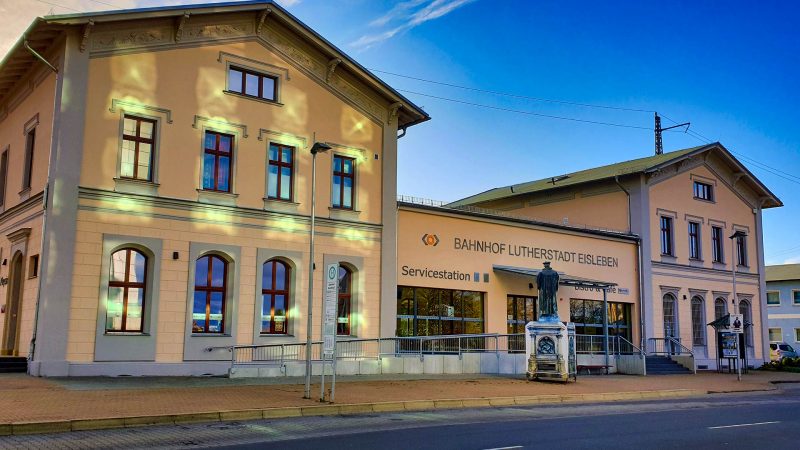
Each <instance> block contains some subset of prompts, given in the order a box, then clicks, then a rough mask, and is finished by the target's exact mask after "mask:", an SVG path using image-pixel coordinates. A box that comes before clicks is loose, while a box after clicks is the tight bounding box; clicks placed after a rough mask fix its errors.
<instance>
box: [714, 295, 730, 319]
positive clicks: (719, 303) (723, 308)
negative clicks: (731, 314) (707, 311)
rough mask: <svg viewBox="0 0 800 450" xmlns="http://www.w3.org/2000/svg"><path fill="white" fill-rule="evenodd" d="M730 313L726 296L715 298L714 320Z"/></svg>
mask: <svg viewBox="0 0 800 450" xmlns="http://www.w3.org/2000/svg"><path fill="white" fill-rule="evenodd" d="M725 314H728V306H727V305H726V304H725V299H724V298H718V299H716V300H714V320H717V319H719V318H720V317H724V316H725Z"/></svg>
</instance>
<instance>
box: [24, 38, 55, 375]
mask: <svg viewBox="0 0 800 450" xmlns="http://www.w3.org/2000/svg"><path fill="white" fill-rule="evenodd" d="M22 44H23V45H24V46H25V48H26V49H27V50H28V51H29V52H31V54H32V55H33V56H34V57H35V58H36V59H38V60H39V61H41V62H42V63H44V64H45V65H46V66H47V67H49V68H50V70H52V71H53V73H55V74H56V79H57V78H58V69H57V68H56V67H55V66H53V65H52V64H50V62H49V61H47V60H46V59H45V58H44V56H42V55H40V54H39V53H38V52H37V51H36V50H34V49H33V48H31V46H30V45H28V39H27V37H26V36H25V35H23V36H22ZM56 85H58V83H56ZM55 109H56V107H55V104H53V111H54V112H55ZM50 139H51V143H50V144H51V145H50V153H52V152H53V145H52V136H51V138H50ZM51 160H52V158H49V157H48V161H51ZM49 196H50V170H48V171H47V180H46V181H45V185H44V195H43V198H42V202H43V203H42V212H43V214H42V233H41V234H42V236H41V239H40V242H39V252H40V253H41V252H42V250H44V245H45V237H46V236H47V201H48V197H49ZM46 276H47V268H46V267H44V266H42V267H41V268H40V269H39V288H38V289H37V291H36V308H35V309H34V313H33V333H32V334H31V345H30V349H29V350H28V361H29V362H30V361H33V358H34V355H35V354H36V331H37V329H38V326H39V304H40V299H41V295H42V282H43V280H44V279H45V277H46ZM29 370H30V368H29Z"/></svg>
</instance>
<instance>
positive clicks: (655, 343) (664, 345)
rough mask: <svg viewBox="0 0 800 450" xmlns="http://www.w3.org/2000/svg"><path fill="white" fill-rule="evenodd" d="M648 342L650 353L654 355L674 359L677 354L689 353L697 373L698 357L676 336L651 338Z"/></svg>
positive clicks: (693, 370) (694, 371) (693, 368)
mask: <svg viewBox="0 0 800 450" xmlns="http://www.w3.org/2000/svg"><path fill="white" fill-rule="evenodd" d="M647 343H648V347H649V348H648V353H649V354H652V355H664V356H667V357H669V358H671V359H672V358H674V357H676V356H682V355H683V354H688V356H689V357H690V358H691V359H692V372H693V373H695V374H697V359H696V358H695V356H694V351H692V350H691V349H689V348H688V347H686V346H685V345H683V344H681V341H680V340H679V339H677V338H674V337H663V338H649V339H648V340H647ZM659 344H660V345H659Z"/></svg>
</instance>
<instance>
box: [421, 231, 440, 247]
mask: <svg viewBox="0 0 800 450" xmlns="http://www.w3.org/2000/svg"><path fill="white" fill-rule="evenodd" d="M422 243H423V244H425V245H430V246H431V247H436V246H437V245H439V236H437V235H435V234H423V235H422Z"/></svg>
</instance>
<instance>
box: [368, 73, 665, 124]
mask: <svg viewBox="0 0 800 450" xmlns="http://www.w3.org/2000/svg"><path fill="white" fill-rule="evenodd" d="M369 70H371V71H373V72H378V73H385V74H387V75H392V76H395V77H400V78H408V79H409V80H416V81H422V82H425V83H431V84H438V85H440V86H448V87H454V88H458V89H464V90H467V91H473V92H484V93H487V94H494V95H502V96H505V97H512V98H521V99H527V100H534V101H537V102H548V103H559V104H563V105H573V106H583V107H586V108H602V109H616V110H619V111H631V112H646V113H654V112H655V111H653V110H649V109H637V108H624V107H621V106H609V105H598V104H593V103H580V102H571V101H567V100H556V99H552V98H544V97H532V96H529V95H521V94H512V93H510V92H501V91H493V90H489V89H480V88H474V87H469V86H462V85H459V84H453V83H445V82H444V81H434V80H427V79H425V78H418V77H412V76H410V75H402V74H399V73H394V72H387V71H385V70H379V69H369Z"/></svg>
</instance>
